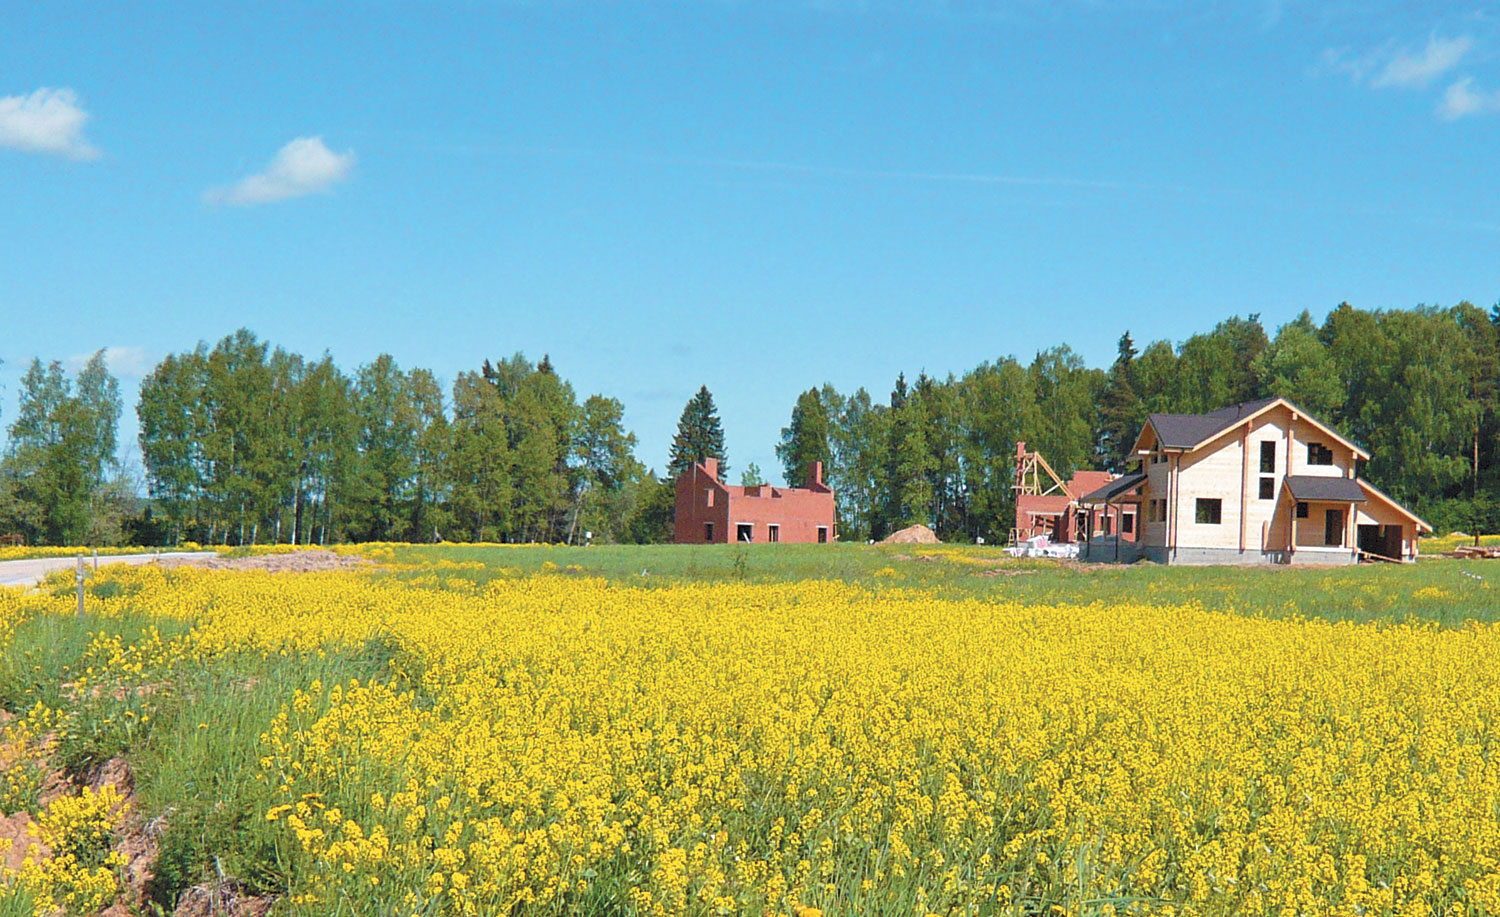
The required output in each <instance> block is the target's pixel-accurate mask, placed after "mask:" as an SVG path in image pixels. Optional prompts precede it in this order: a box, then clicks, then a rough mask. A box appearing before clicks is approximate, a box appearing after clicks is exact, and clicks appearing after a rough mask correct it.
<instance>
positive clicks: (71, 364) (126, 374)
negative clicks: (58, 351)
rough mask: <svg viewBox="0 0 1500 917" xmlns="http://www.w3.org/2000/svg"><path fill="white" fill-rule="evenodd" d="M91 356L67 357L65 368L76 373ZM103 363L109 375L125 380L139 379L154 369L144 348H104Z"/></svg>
mask: <svg viewBox="0 0 1500 917" xmlns="http://www.w3.org/2000/svg"><path fill="white" fill-rule="evenodd" d="M93 356H94V355H93V354H92V353H79V354H74V355H73V356H71V357H68V359H67V367H68V369H70V370H71V371H73V372H78V371H79V370H80V369H83V367H84V364H86V363H88V361H89V360H90V359H92V358H93ZM104 362H105V364H106V365H107V366H109V371H110V372H111V373H114V374H115V375H116V376H119V377H122V378H125V379H139V378H141V377H143V376H145V375H146V374H147V373H149V372H151V370H152V369H154V368H155V364H154V363H153V362H152V361H151V357H150V356H149V355H148V354H147V353H146V350H145V348H144V347H106V348H104Z"/></svg>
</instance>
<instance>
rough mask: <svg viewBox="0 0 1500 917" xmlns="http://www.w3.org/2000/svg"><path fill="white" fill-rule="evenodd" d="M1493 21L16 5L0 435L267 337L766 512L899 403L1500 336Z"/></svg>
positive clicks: (1365, 7) (876, 9) (925, 9)
mask: <svg viewBox="0 0 1500 917" xmlns="http://www.w3.org/2000/svg"><path fill="white" fill-rule="evenodd" d="M1497 140H1500V9H1497V8H1496V7H1495V6H1493V5H1467V6H1462V7H1453V8H1450V9H1447V10H1444V9H1443V8H1441V7H1436V6H1424V7H1423V8H1422V9H1421V10H1416V11H1414V10H1412V9H1411V8H1410V5H1401V4H1379V3H1357V4H1356V3H1338V2H1335V3H1317V4H1312V3H1295V2H1279V3H1271V2H1261V3H1246V4H1243V5H1236V4H1228V3H1216V4H1206V3H1205V4H1186V3H1183V4H1178V3H1171V2H1164V0H1163V2H1140V3H1121V4H1111V3H1103V2H1098V3H1068V2H1059V3H1043V2H1035V3H978V2H973V3H966V2H946V3H943V2H926V0H913V2H909V3H903V2H890V3H882V2H877V0H864V2H861V0H808V2H790V0H789V2H778V0H763V2H755V3H750V2H735V0H715V2H698V3H678V4H674V3H666V2H648V0H640V2H634V0H617V2H612V3H607V4H592V3H584V2H569V3H557V4H547V3H540V2H538V3H504V2H494V3H465V4H438V3H412V4H377V3H362V4H353V5H347V6H345V5H339V4H334V3H328V4H318V5H316V6H314V5H311V4H285V5H282V4H276V3H268V4H262V3H256V4H238V5H234V6H230V5H227V4H224V5H221V6H218V7H210V6H209V5H208V4H202V3H191V4H171V3H162V4H153V5H151V6H149V7H146V6H145V5H138V6H128V5H123V4H122V5H107V6H106V5H97V4H92V3H67V2H58V3H44V4H11V5H9V6H8V8H7V10H6V13H5V16H4V25H3V26H0V248H3V251H4V252H5V256H4V257H3V258H0V359H3V360H4V361H5V365H4V366H3V367H0V385H3V386H4V390H3V392H0V425H8V424H9V423H10V421H11V420H13V419H14V417H15V397H16V387H17V386H16V381H17V378H18V377H19V374H20V372H21V371H22V370H23V369H24V366H25V364H26V363H27V362H29V360H30V359H31V357H33V356H41V357H43V358H44V359H50V358H58V359H64V360H67V359H70V358H74V357H77V356H79V355H83V354H87V353H88V352H90V351H93V350H95V349H97V348H101V347H108V348H113V350H112V351H111V353H112V355H113V356H114V367H115V369H116V371H117V372H118V373H119V375H120V376H121V378H122V386H123V388H124V389H125V391H126V394H127V411H126V413H127V415H128V416H127V417H126V418H125V420H124V422H123V423H122V435H123V437H124V438H127V439H131V438H133V436H134V433H135V424H134V420H133V399H134V393H135V388H136V385H137V383H138V381H139V377H140V376H141V375H143V374H144V372H146V371H148V370H149V367H150V366H151V365H152V364H153V363H154V361H155V360H156V359H158V358H160V357H161V356H162V355H164V354H166V353H169V352H174V351H180V350H185V349H188V348H190V347H192V346H193V345H194V344H195V343H196V342H197V341H199V340H200V339H202V340H208V341H209V342H212V341H214V340H217V339H218V338H220V337H222V336H223V335H225V334H227V333H229V332H230V331H232V330H234V329H235V328H237V327H239V326H242V325H243V326H247V327H249V328H251V329H252V330H254V331H255V332H256V333H258V334H259V335H261V336H262V337H264V338H267V339H269V340H271V341H272V342H274V343H277V344H280V345H282V346H285V347H287V348H289V349H293V350H297V351H299V352H302V353H304V354H308V355H317V354H321V353H322V352H323V351H325V350H326V351H329V352H331V353H332V354H333V356H334V357H335V359H336V360H337V361H338V362H339V364H340V365H342V366H343V367H345V369H346V370H350V371H352V370H353V369H354V368H355V367H357V366H358V365H359V364H360V363H363V362H366V361H368V360H370V359H372V358H373V357H374V356H376V355H377V354H379V353H381V352H389V353H391V354H393V355H394V356H395V357H396V358H397V360H398V361H399V362H400V364H401V365H403V366H406V367H411V366H425V367H429V368H431V369H433V370H434V371H435V372H437V373H438V374H439V376H440V377H441V378H442V379H443V380H444V381H445V382H451V380H452V379H453V377H454V376H455V375H456V374H457V373H458V372H460V371H463V370H465V369H470V368H473V367H475V366H477V365H478V364H479V363H480V361H482V360H483V359H484V358H486V357H497V356H504V355H507V354H510V353H512V352H514V351H517V350H520V351H524V352H525V353H526V354H527V355H528V356H530V357H532V358H533V359H537V358H540V357H541V355H542V354H543V353H549V354H550V355H551V357H552V360H553V362H554V363H555V364H557V366H558V368H559V371H560V372H561V373H562V374H563V375H564V376H565V377H567V378H568V379H569V380H571V381H572V382H573V384H574V385H575V387H576V388H577V389H578V390H579V394H580V396H585V395H588V394H590V393H593V392H596V391H597V392H603V393H605V394H608V395H612V396H615V397H618V398H620V399H621V400H622V401H623V402H624V403H625V405H626V410H627V415H626V416H627V422H628V424H629V426H630V428H631V429H632V430H633V431H634V432H635V433H636V434H637V436H638V437H639V438H640V448H639V455H640V457H641V458H642V460H643V461H645V462H647V463H648V464H650V465H653V466H656V467H658V468H660V467H661V466H662V465H663V464H664V462H665V456H666V451H667V446H668V443H669V441H670V438H671V434H672V431H673V428H674V426H675V423H676V420H677V416H678V414H679V412H680V411H681V409H682V405H683V403H684V402H685V401H686V400H687V399H688V397H689V396H690V395H691V394H692V393H693V392H694V391H695V390H696V389H697V387H698V386H699V385H700V384H707V385H708V386H709V388H710V389H711V390H712V391H713V393H714V395H715V398H716V400H717V402H718V405H719V408H720V413H721V415H722V416H723V419H724V425H725V430H726V434H727V438H728V450H729V458H730V463H731V465H732V466H733V467H734V468H735V469H736V471H735V472H734V475H733V476H734V477H736V478H737V476H738V469H742V468H744V466H745V464H746V462H747V461H755V462H757V463H758V464H759V465H760V466H761V468H762V469H763V470H765V471H767V472H772V473H773V474H774V473H775V471H776V470H777V469H778V464H777V463H776V461H775V458H774V454H773V451H772V450H773V446H774V443H775V441H776V438H777V436H778V432H779V429H780V427H781V426H782V425H783V424H785V423H786V420H787V416H788V413H789V412H790V409H791V405H792V402H793V400H794V399H795V396H796V393H797V392H798V391H800V390H804V389H806V388H807V387H809V386H811V385H815V384H819V383H822V382H824V381H830V382H833V383H834V384H835V385H836V386H838V387H839V388H840V389H853V388H855V387H856V386H859V385H864V386H867V387H868V388H870V390H871V391H872V393H875V394H876V395H877V397H883V396H884V395H885V394H886V393H888V392H889V389H890V386H891V383H892V381H893V380H894V378H895V376H896V373H897V372H898V371H901V370H905V371H906V372H907V373H908V375H915V374H916V373H917V372H918V371H920V370H923V369H925V370H926V371H927V372H929V373H932V374H936V375H944V374H946V373H948V372H950V371H951V372H962V371H964V370H966V369H968V368H970V367H972V366H974V365H976V364H978V363H980V362H981V361H984V360H990V359H995V358H997V357H1001V356H1004V355H1006V354H1015V355H1017V356H1019V357H1020V358H1021V359H1023V360H1026V359H1029V358H1030V357H1031V356H1032V355H1033V354H1034V353H1035V352H1036V351H1037V350H1038V349H1040V348H1043V347H1047V346H1050V345H1052V344H1055V343H1059V342H1064V341H1065V342H1067V343H1069V344H1071V345H1072V346H1073V347H1074V348H1075V349H1076V350H1078V351H1079V352H1080V353H1082V354H1083V355H1084V356H1085V357H1086V358H1087V359H1088V360H1089V361H1090V362H1091V363H1095V364H1105V363H1107V362H1108V361H1109V360H1110V359H1112V357H1113V352H1114V346H1115V341H1116V339H1117V338H1118V337H1119V335H1120V333H1121V332H1122V331H1124V330H1126V329H1127V328H1128V329H1129V330H1130V331H1131V332H1132V333H1133V334H1134V336H1135V338H1136V340H1137V341H1139V342H1145V341H1147V340H1151V339H1155V338H1168V339H1171V340H1174V341H1176V340H1181V339H1183V338H1185V337H1187V336H1188V335H1189V334H1191V333H1193V332H1195V331H1200V330H1204V329H1206V328H1207V327H1210V326H1211V325H1212V323H1213V322H1215V321H1217V320H1219V319H1220V318H1223V317H1225V316H1227V315H1229V314H1236V313H1239V314H1243V313H1249V312H1258V313H1260V314H1261V315H1262V316H1263V320H1264V321H1265V322H1266V323H1267V324H1268V326H1271V327H1274V326H1275V325H1277V324H1280V323H1282V322H1284V321H1286V320H1288V319H1290V318H1292V317H1294V316H1295V315H1296V314H1297V313H1298V312H1300V311H1301V310H1303V309H1310V310H1312V311H1313V313H1314V314H1315V315H1317V316H1319V317H1321V315H1322V314H1323V313H1325V312H1326V311H1327V310H1328V309H1330V308H1332V307H1333V306H1335V305H1337V304H1338V303H1339V302H1340V301H1341V300H1348V301H1350V302H1352V303H1354V304H1356V305H1359V306H1364V307H1371V308H1374V307H1406V306H1412V305H1416V304H1419V303H1426V304H1437V305H1448V304H1452V303H1455V302H1457V301H1459V300H1463V299H1469V300H1471V301H1474V302H1477V303H1480V304H1482V305H1486V306H1487V305H1489V304H1491V303H1493V302H1494V301H1495V299H1496V298H1497V296H1500V207H1497V205H1500V181H1497V178H1500V170H1497V163H1500V158H1497V150H1500V145H1497Z"/></svg>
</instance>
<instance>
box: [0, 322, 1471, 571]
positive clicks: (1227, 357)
mask: <svg viewBox="0 0 1500 917" xmlns="http://www.w3.org/2000/svg"><path fill="white" fill-rule="evenodd" d="M19 394H20V399H19V400H20V407H19V410H18V412H17V416H16V417H15V419H14V420H13V421H12V423H11V424H10V425H9V428H8V429H9V439H8V442H7V446H6V449H5V452H4V454H3V456H0V534H5V533H12V532H13V533H18V534H21V535H22V536H23V537H25V538H26V539H27V540H28V541H29V542H32V543H43V544H86V543H93V544H109V543H116V542H121V541H128V542H136V543H146V544H175V543H180V542H182V541H196V542H200V543H208V544H233V545H238V544H264V543H270V542H280V543H293V544H327V543H333V542H345V541H377V540H386V541H435V540H439V539H445V540H449V541H511V542H516V541H543V542H564V543H578V542H580V541H582V540H585V537H586V536H592V539H591V540H593V541H602V542H611V541H613V542H657V541H665V540H668V539H669V538H670V537H671V523H672V510H673V507H672V501H673V489H672V480H673V479H674V478H675V476H676V475H677V474H679V473H680V472H681V471H683V470H684V469H686V468H687V467H689V466H690V464H691V463H692V462H693V461H697V460H700V459H702V458H706V457H709V456H713V457H716V458H718V459H719V460H720V474H721V476H725V475H727V473H728V471H729V467H730V466H729V462H728V456H727V454H726V450H725V448H724V433H723V427H722V423H721V421H720V419H719V416H718V412H717V409H716V408H715V405H714V402H713V396H712V394H711V393H710V392H709V390H708V388H707V387H703V388H701V389H700V390H699V391H698V392H697V393H696V394H695V395H694V396H693V397H692V398H691V399H690V400H689V401H688V403H687V405H686V406H685V407H684V409H683V412H682V416H681V418H680V420H679V422H678V428H677V432H676V435H675V436H674V438H673V441H672V446H671V451H670V455H669V456H668V458H667V463H666V465H665V466H664V470H665V476H658V475H657V474H656V473H655V472H653V471H651V470H648V468H647V467H646V466H645V465H644V464H643V463H642V462H641V461H640V460H639V459H638V458H637V457H636V455H635V445H636V440H635V436H634V435H633V434H632V433H630V432H629V431H627V430H626V429H625V428H624V425H623V415H624V406H623V405H622V404H621V403H620V402H619V401H618V400H616V399H614V398H610V397H606V396H604V395H602V394H594V395H590V396H589V397H587V398H584V399H582V400H580V399H579V397H578V396H577V394H576V393H575V391H574V390H573V387H572V386H571V385H570V384H569V383H568V382H567V381H566V380H565V379H563V378H562V376H561V375H559V373H558V371H557V369H556V368H555V367H554V366H553V365H552V363H551V361H550V360H549V359H548V358H547V357H546V356H544V357H543V358H542V360H541V361H540V362H538V363H535V364H533V363H531V362H530V361H528V360H527V359H526V358H525V357H524V356H522V355H521V354H516V355H514V356H512V357H510V358H508V359H501V360H498V361H495V362H490V361H485V362H484V363H483V365H482V366H480V367H478V368H476V369H474V370H472V371H468V372H463V373H460V374H459V375H458V377H457V378H456V379H455V380H454V381H453V384H452V386H451V387H450V388H449V389H448V390H447V391H445V390H444V389H443V387H442V386H441V385H440V384H439V382H438V380H437V378H436V377H435V376H434V375H433V374H432V373H431V372H430V371H428V370H425V369H420V368H415V369H409V370H408V369H403V368H401V367H400V366H399V365H398V364H397V363H396V361H395V360H394V359H393V358H392V357H390V356H389V355H382V356H380V357H378V358H376V359H375V360H374V361H372V362H370V363H368V364H365V365H363V366H360V367H358V368H357V369H356V370H355V371H354V372H352V373H345V372H344V371H342V370H341V369H340V368H339V367H337V366H336V365H335V364H334V363H333V361H332V359H331V358H330V357H328V356H327V355H324V356H322V357H319V358H316V359H309V358H305V357H303V356H301V355H299V354H295V353H291V352H288V351H285V350H283V349H281V348H279V347H272V346H271V345H270V344H269V343H268V342H266V341H263V340H261V339H259V338H258V337H256V336H255V335H254V334H252V333H251V332H249V331H248V330H243V329H242V330H240V331H237V332H235V333H234V334H231V335H229V336H228V337H226V338H224V339H223V340H221V341H219V342H218V343H217V344H215V345H214V346H213V347H212V348H210V347H208V346H207V344H199V345H198V346H197V347H196V348H194V349H193V350H190V351H186V352H183V353H178V354H172V355H170V356H168V357H166V358H165V359H163V360H162V361H161V362H160V363H159V364H158V365H157V366H156V367H155V369H154V370H153V371H152V372H151V374H150V375H148V376H147V377H146V378H145V380H143V382H142V384H141V391H140V400H139V402H138V404H137V406H136V412H137V416H138V418H139V422H140V441H139V446H140V455H141V463H142V465H143V479H142V480H141V481H136V480H133V479H132V477H131V476H130V475H129V474H127V473H126V472H125V469H122V468H121V467H120V466H119V465H118V464H117V463H116V459H115V453H116V442H115V440H116V435H117V434H116V431H117V425H118V420H119V416H120V411H121V399H120V395H119V387H118V383H117V382H116V381H115V379H114V378H113V377H112V376H111V375H110V374H109V372H108V367H107V365H106V363H105V361H104V356H103V353H102V352H101V353H99V354H95V355H94V356H93V357H92V358H91V359H89V360H88V361H87V362H86V363H85V364H84V365H83V366H82V367H81V368H80V369H79V370H78V372H77V373H76V374H75V375H74V377H73V378H71V379H70V378H69V376H68V374H67V373H66V372H65V371H64V368H63V366H62V365H61V364H60V363H56V362H54V363H51V364H45V365H44V364H43V363H41V362H40V361H33V363H32V364H31V367H30V368H29V369H28V370H27V372H26V374H25V375H24V376H23V378H22V380H21V387H20V393H19ZM1271 395H1280V396H1284V397H1286V398H1288V399H1290V400H1291V401H1293V402H1294V403H1296V404H1298V405H1300V406H1301V407H1303V408H1304V409H1306V410H1307V411H1309V412H1310V413H1312V414H1313V415H1314V416H1316V417H1318V418H1320V419H1321V420H1323V421H1324V422H1326V423H1329V424H1330V425H1332V426H1334V427H1335V428H1337V429H1338V430H1339V431H1340V432H1341V433H1343V434H1344V435H1345V436H1347V437H1349V438H1350V439H1352V440H1354V441H1355V442H1358V443H1360V444H1361V445H1363V446H1365V447H1366V448H1367V449H1368V450H1369V451H1370V452H1371V453H1372V454H1373V458H1372V459H1371V461H1370V462H1369V463H1368V467H1367V468H1365V469H1363V474H1364V476H1366V477H1367V478H1369V479H1370V480H1371V481H1373V482H1374V483H1375V484H1377V485H1378V486H1380V487H1381V488H1383V489H1385V490H1386V491H1388V492H1390V493H1391V494H1392V495H1393V496H1395V497H1396V498H1397V499H1399V500H1402V501H1403V502H1406V503H1408V504H1409V505H1411V506H1413V507H1414V508H1415V509H1416V510H1417V511H1418V512H1420V513H1422V514H1424V515H1425V516H1426V517H1427V518H1428V519H1429V521H1431V522H1432V523H1433V524H1434V525H1435V526H1436V527H1437V528H1438V529H1439V530H1449V529H1465V530H1468V531H1475V530H1482V531H1486V532H1496V531H1500V421H1497V413H1500V411H1497V398H1500V306H1497V307H1495V308H1494V309H1492V310H1490V311H1489V312H1488V313H1486V312H1485V311H1484V310H1482V309H1479V308H1477V307H1475V306H1473V305H1470V304H1468V303H1461V304H1459V305H1457V306H1454V307H1451V308H1427V307H1421V308H1415V309H1404V310H1362V309H1356V308H1354V307H1352V306H1350V305H1348V304H1341V305H1340V306H1339V307H1338V308H1336V309H1334V310H1333V311H1332V312H1330V313H1329V314H1328V316H1327V317H1326V318H1325V319H1324V320H1323V321H1322V322H1321V323H1319V322H1316V321H1314V319H1313V318H1312V316H1311V315H1310V314H1308V313H1303V314H1302V315H1301V316H1299V317H1298V318H1296V319H1294V320H1293V321H1291V322H1288V323H1287V324H1285V325H1283V326H1281V327H1280V328H1278V329H1276V332H1275V334H1274V335H1272V334H1268V332H1267V331H1266V329H1265V328H1264V327H1263V326H1262V324H1261V322H1260V320H1259V317H1258V316H1255V315H1250V316H1246V317H1232V318H1229V319H1226V320H1224V321H1222V322H1220V323H1219V324H1218V325H1216V326H1215V327H1214V328H1213V329H1212V330H1210V331H1207V332H1204V333H1201V334H1195V335H1193V336H1191V337H1189V338H1187V339H1186V340H1184V341H1182V342H1180V343H1176V344H1174V343H1172V342H1169V341H1164V340H1159V341H1153V342H1150V343H1148V344H1147V345H1146V346H1144V347H1143V348H1137V346H1136V343H1135V342H1134V340H1133V339H1132V337H1131V335H1130V334H1129V333H1128V332H1127V333H1126V334H1124V335H1123V336H1122V337H1121V338H1120V341H1119V348H1118V353H1117V356H1116V358H1115V360H1114V362H1113V363H1112V364H1111V365H1109V366H1108V367H1090V366H1088V365H1087V364H1086V363H1085V361H1084V360H1083V359H1082V358H1081V357H1080V356H1079V355H1078V354H1076V353H1075V352H1073V351H1072V350H1071V349H1070V348H1068V347H1067V346H1066V345H1059V346H1056V347H1052V348H1049V349H1047V350H1043V351H1041V352H1040V353H1038V354H1036V356H1035V357H1034V358H1033V359H1032V360H1030V361H1029V362H1027V363H1022V362H1020V361H1019V360H1017V359H1016V358H1014V357H1003V358H1000V359H997V360H995V361H993V362H986V363H983V364H981V365H979V366H977V367H975V368H974V369H972V370H969V371H968V372H966V373H964V374H962V375H952V374H950V375H948V376H947V377H946V378H942V379H938V378H934V377H932V376H929V375H927V374H926V373H925V372H921V373H918V375H917V376H916V378H915V379H914V380H910V381H908V379H907V377H906V375H905V374H904V373H903V374H901V375H898V377H897V379H896V380H895V383H894V385H893V387H892V389H891V391H890V393H889V395H888V396H884V397H876V396H873V395H871V393H870V392H869V391H868V390H866V389H865V388H858V389H856V390H854V391H852V392H840V391H838V390H837V389H836V388H835V387H833V386H832V385H828V384H824V385H822V386H816V387H813V388H809V389H808V390H807V391H805V392H803V393H801V394H800V395H799V396H798V397H797V399H796V402H795V403H794V405H793V406H792V411H791V417H790V419H789V422H788V424H787V426H786V427H785V428H783V429H782V431H781V438H780V441H779V442H778V443H777V444H776V455H777V458H778V459H779V460H780V462H781V463H782V466H783V470H784V475H785V479H786V480H787V481H788V482H789V483H791V484H793V485H798V484H801V483H803V481H804V479H805V476H806V472H807V469H808V467H809V466H810V464H811V463H812V462H814V461H821V462H823V464H824V469H825V480H826V481H827V482H828V483H829V484H830V485H831V486H832V487H833V489H834V491H835V493H836V494H837V500H838V512H839V525H840V535H841V537H842V538H843V539H845V540H863V539H866V538H881V537H884V536H885V535H887V534H889V533H890V532H892V531H894V530H896V529H898V528H900V527H903V526H905V525H908V524H912V523H923V524H927V525H930V526H932V527H933V528H934V529H935V530H936V531H937V532H938V533H939V534H941V535H942V536H944V537H946V538H951V539H955V540H972V539H975V538H984V539H986V540H989V541H992V542H993V541H997V540H1003V539H1004V538H1005V537H1006V536H1007V535H1008V533H1009V531H1010V528H1011V526H1012V524H1013V520H1014V513H1015V503H1014V494H1013V493H1012V491H1011V484H1012V475H1013V467H1012V466H1013V462H1014V455H1015V443H1016V442H1017V441H1018V440H1024V441H1026V442H1027V443H1028V444H1030V446H1031V447H1032V448H1035V449H1038V450H1040V451H1041V452H1042V453H1043V454H1044V455H1045V456H1046V457H1047V459H1048V461H1049V462H1050V463H1051V464H1052V466H1053V467H1054V468H1056V469H1057V470H1058V471H1059V472H1060V473H1062V474H1064V475H1066V474H1069V473H1071V472H1072V471H1074V470H1076V469H1080V468H1089V467H1098V468H1106V469H1109V470H1113V471H1120V472H1123V471H1125V470H1127V469H1128V468H1129V467H1130V466H1131V464H1132V462H1133V461H1134V457H1133V456H1131V455H1130V454H1129V450H1130V447H1131V445H1132V443H1133V442H1134V439H1135V436H1136V434H1137V433H1138V432H1139V430H1140V428H1141V426H1142V425H1143V424H1144V422H1145V420H1146V416H1147V415H1148V414H1149V413H1152V412H1167V413H1194V412H1202V411H1209V410H1213V409H1215V408H1218V407H1223V406H1225V405H1229V404H1234V403H1236V402H1241V401H1249V400H1253V399H1256V398H1260V397H1265V396H1271ZM760 481H761V473H760V469H758V468H757V467H755V465H754V464H753V463H751V464H749V465H748V466H747V467H746V468H745V469H744V470H743V471H742V472H741V475H740V483H745V484H753V483H760Z"/></svg>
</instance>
